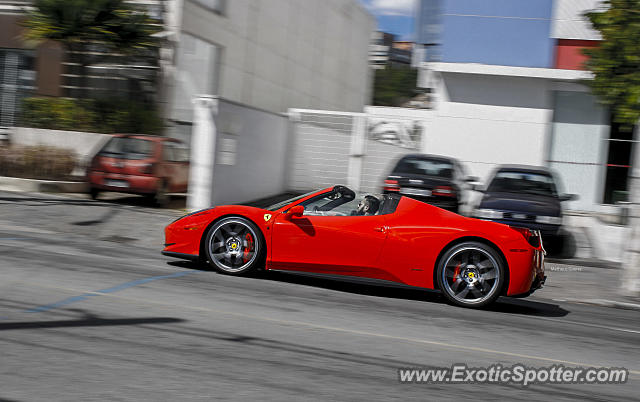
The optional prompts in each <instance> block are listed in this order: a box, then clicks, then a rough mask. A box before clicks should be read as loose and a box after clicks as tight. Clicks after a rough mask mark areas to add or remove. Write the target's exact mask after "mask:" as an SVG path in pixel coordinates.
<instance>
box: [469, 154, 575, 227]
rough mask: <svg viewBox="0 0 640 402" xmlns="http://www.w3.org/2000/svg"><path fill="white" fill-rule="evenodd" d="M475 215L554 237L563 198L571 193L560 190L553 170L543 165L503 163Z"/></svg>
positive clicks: (567, 199) (568, 198)
mask: <svg viewBox="0 0 640 402" xmlns="http://www.w3.org/2000/svg"><path fill="white" fill-rule="evenodd" d="M476 190H477V191H481V192H483V193H484V196H483V197H482V201H481V202H480V204H479V205H478V207H477V208H476V209H475V211H474V212H473V216H474V217H475V218H480V219H486V220H492V221H496V222H500V223H506V224H508V225H511V226H520V227H525V228H529V229H533V230H539V231H540V232H541V233H542V236H543V238H544V237H545V236H547V237H552V238H555V237H556V236H557V235H558V234H559V230H560V228H561V226H562V207H561V202H562V201H569V200H574V199H576V198H577V196H576V195H574V194H563V195H561V194H559V192H558V185H557V180H556V179H555V176H554V174H553V173H552V172H551V171H550V170H549V169H547V168H544V167H533V166H522V165H502V166H499V167H498V168H497V169H496V170H495V172H494V173H493V177H492V178H491V179H490V181H489V185H488V186H487V188H486V189H485V190H480V189H476Z"/></svg>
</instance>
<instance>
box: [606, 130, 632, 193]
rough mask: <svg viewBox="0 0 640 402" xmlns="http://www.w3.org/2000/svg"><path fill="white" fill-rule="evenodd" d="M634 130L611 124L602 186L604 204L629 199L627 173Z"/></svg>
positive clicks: (629, 167) (629, 168)
mask: <svg viewBox="0 0 640 402" xmlns="http://www.w3.org/2000/svg"><path fill="white" fill-rule="evenodd" d="M633 132H634V130H633V129H632V128H631V127H629V128H627V129H624V128H623V127H621V126H620V124H618V123H616V122H614V121H612V122H611V134H610V136H609V139H608V143H609V154H608V157H607V176H606V179H605V184H604V200H603V201H604V203H605V204H615V203H617V202H619V201H627V200H628V198H629V172H630V170H631V148H632V145H633V143H634V142H635V141H634V140H633Z"/></svg>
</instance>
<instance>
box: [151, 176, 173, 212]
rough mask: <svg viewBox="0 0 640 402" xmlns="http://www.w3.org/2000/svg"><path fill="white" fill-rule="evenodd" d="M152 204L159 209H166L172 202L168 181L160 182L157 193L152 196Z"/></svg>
mask: <svg viewBox="0 0 640 402" xmlns="http://www.w3.org/2000/svg"><path fill="white" fill-rule="evenodd" d="M150 200H151V202H152V203H153V204H154V205H155V206H158V207H166V206H167V205H168V204H169V201H171V196H170V195H169V183H168V182H167V181H166V180H161V181H160V182H158V186H157V188H156V191H155V192H154V193H153V194H151V196H150Z"/></svg>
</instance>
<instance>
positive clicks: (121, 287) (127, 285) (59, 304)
mask: <svg viewBox="0 0 640 402" xmlns="http://www.w3.org/2000/svg"><path fill="white" fill-rule="evenodd" d="M197 272H200V271H195V270H194V271H182V272H176V273H174V274H169V275H160V276H152V277H149V278H144V279H138V280H135V281H131V282H125V283H123V284H121V285H118V286H114V287H112V288H107V289H102V290H97V291H95V292H93V293H85V294H82V295H80V296H71V297H67V298H66V299H63V300H60V301H58V302H55V303H51V304H45V305H43V306H38V307H34V308H32V309H29V310H25V311H24V312H25V313H42V312H45V311H50V310H53V309H56V308H58V307H62V306H66V305H69V304H71V303H76V302H79V301H83V300H86V299H88V298H89V297H92V296H100V295H99V294H96V293H102V294H107V293H114V292H119V291H121V290H124V289H128V288H131V287H134V286H138V285H142V284H145V283H149V282H153V281H157V280H161V279H171V278H179V277H181V276H185V275H189V274H194V273H197ZM0 319H1V318H0Z"/></svg>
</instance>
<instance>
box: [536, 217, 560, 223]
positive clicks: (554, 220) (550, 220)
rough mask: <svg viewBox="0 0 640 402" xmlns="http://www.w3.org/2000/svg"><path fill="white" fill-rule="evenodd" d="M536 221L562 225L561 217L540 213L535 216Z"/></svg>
mask: <svg viewBox="0 0 640 402" xmlns="http://www.w3.org/2000/svg"><path fill="white" fill-rule="evenodd" d="M536 222H538V223H546V224H549V225H562V217H560V216H545V215H540V216H536Z"/></svg>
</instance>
